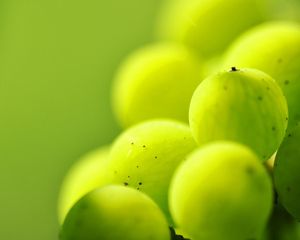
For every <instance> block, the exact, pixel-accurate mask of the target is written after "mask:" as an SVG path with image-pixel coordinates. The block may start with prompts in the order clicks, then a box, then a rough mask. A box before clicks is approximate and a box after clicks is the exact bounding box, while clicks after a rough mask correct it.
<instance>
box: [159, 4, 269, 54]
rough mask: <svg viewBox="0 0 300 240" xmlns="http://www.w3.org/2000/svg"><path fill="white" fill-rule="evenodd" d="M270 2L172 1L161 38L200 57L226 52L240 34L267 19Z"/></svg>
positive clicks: (161, 23) (165, 11)
mask: <svg viewBox="0 0 300 240" xmlns="http://www.w3.org/2000/svg"><path fill="white" fill-rule="evenodd" d="M267 2H268V0H243V1H240V0H226V1H224V0H179V1H169V3H167V4H166V6H165V7H164V8H163V9H162V12H161V15H160V17H159V19H158V26H157V27H158V30H157V32H158V35H159V38H162V39H168V40H175V41H177V42H180V43H183V44H185V45H187V46H188V47H190V48H191V49H193V50H194V51H195V52H197V53H198V54H199V55H200V56H204V57H212V56H215V55H218V54H220V53H222V52H223V50H225V48H226V47H227V46H228V44H230V43H231V42H232V41H233V40H234V39H235V38H236V37H237V36H238V35H239V34H241V33H242V32H243V31H245V30H246V29H248V28H249V27H251V26H254V25H256V24H258V23H260V22H262V21H263V20H264V19H265V15H266V12H267V11H266V10H267V8H268V4H267Z"/></svg>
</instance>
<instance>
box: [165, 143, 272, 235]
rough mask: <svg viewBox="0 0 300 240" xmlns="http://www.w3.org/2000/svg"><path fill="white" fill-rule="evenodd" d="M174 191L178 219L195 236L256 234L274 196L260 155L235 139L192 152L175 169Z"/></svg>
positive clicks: (174, 214)
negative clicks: (259, 157)
mask: <svg viewBox="0 0 300 240" xmlns="http://www.w3.org/2000/svg"><path fill="white" fill-rule="evenodd" d="M169 194H170V196H169V200H170V211H171V214H172V217H173V219H174V221H175V224H177V226H178V228H180V229H182V230H183V231H184V232H186V233H187V234H189V236H191V238H192V239H193V240H202V239H203V240H242V239H245V240H246V239H257V238H258V237H260V236H261V235H262V233H263V230H264V228H265V226H266V224H267V220H268V218H269V215H270V213H271V209H272V199H273V190H272V183H271V179H270V177H269V175H268V173H267V171H266V169H265V168H264V167H263V165H262V164H261V162H260V161H259V159H258V157H257V156H256V155H255V154H254V153H253V152H252V151H251V150H250V149H249V148H247V147H245V146H243V145H240V144H237V143H233V142H215V143H212V144H208V145H206V146H204V147H202V148H200V149H198V150H196V151H195V152H194V153H192V154H191V155H190V156H189V157H188V159H187V160H186V161H185V162H183V163H182V164H181V165H180V166H179V168H178V170H177V171H176V172H175V174H174V178H173V180H172V182H171V186H170V193H169Z"/></svg>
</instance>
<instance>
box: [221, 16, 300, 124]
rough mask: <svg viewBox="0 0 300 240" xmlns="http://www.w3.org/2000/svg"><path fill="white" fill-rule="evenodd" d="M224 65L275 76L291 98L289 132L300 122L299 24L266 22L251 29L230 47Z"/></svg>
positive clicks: (289, 103)
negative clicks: (246, 68)
mask: <svg viewBox="0 0 300 240" xmlns="http://www.w3.org/2000/svg"><path fill="white" fill-rule="evenodd" d="M266 46H268V47H266ZM223 65H224V67H226V68H227V67H231V66H236V67H239V68H243V67H249V68H257V69H260V70H261V71H264V72H266V73H267V74H269V75H270V76H272V77H273V78H274V79H275V80H276V81H277V83H278V84H279V85H280V87H281V89H282V91H283V93H284V95H285V97H286V99H287V103H288V108H289V126H288V128H289V129H288V130H291V129H292V128H293V127H294V126H295V124H296V123H297V122H298V121H300V108H299V103H300V94H299V92H300V69H299V66H300V24H299V23H296V22H288V21H279V22H277V21H275V22H266V23H264V24H260V25H258V26H256V27H254V28H251V29H249V30H248V31H246V32H245V33H243V34H242V35H241V36H240V37H238V38H237V39H236V40H235V41H234V42H233V43H232V45H231V46H230V47H229V48H228V50H227V52H226V54H225V57H224V63H223Z"/></svg>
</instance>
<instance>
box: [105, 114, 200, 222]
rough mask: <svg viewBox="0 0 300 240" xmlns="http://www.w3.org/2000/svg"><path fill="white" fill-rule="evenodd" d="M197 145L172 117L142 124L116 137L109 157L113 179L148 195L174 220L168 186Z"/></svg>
mask: <svg viewBox="0 0 300 240" xmlns="http://www.w3.org/2000/svg"><path fill="white" fill-rule="evenodd" d="M195 147H196V144H195V142H194V140H193V137H192V135H191V132H190V129H189V127H188V126H187V125H185V124H182V123H179V122H175V121H171V120H155V121H148V122H144V123H140V124H138V125H136V126H134V127H132V128H130V129H128V130H127V131H125V132H124V133H123V134H121V136H119V137H118V138H117V140H116V141H115V143H114V144H113V147H112V150H111V156H110V169H111V170H110V171H111V172H112V173H113V182H114V183H116V184H122V185H125V186H129V187H133V188H135V189H138V190H140V191H142V192H144V193H146V194H148V195H149V196H150V197H151V198H152V199H153V200H154V201H156V203H157V204H158V205H159V206H160V207H161V208H162V210H163V211H164V213H165V215H166V216H167V217H168V218H169V222H170V223H172V221H171V218H170V214H169V209H168V189H169V184H170V180H171V177H172V175H173V172H174V170H175V169H176V167H177V166H178V165H179V163H180V162H182V161H183V160H184V159H185V157H186V155H187V154H188V153H190V152H191V151H192V150H194V149H195Z"/></svg>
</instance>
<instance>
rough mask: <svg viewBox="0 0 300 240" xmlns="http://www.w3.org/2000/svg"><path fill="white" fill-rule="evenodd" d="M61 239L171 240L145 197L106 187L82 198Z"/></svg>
mask: <svg viewBox="0 0 300 240" xmlns="http://www.w3.org/2000/svg"><path fill="white" fill-rule="evenodd" d="M60 239H61V240H99V239H102V240H118V239H120V240H121V239H122V240H168V239H170V232H169V228H168V223H167V221H166V219H165V217H164V215H163V213H162V212H161V210H160V209H159V207H158V206H157V205H156V204H155V203H154V202H153V200H152V199H150V198H149V197H148V196H146V195H145V194H143V193H141V192H139V191H137V190H135V189H131V188H126V187H123V186H113V185H111V186H106V187H103V188H99V189H96V190H94V191H92V192H90V193H88V194H87V195H85V196H84V197H83V198H81V199H80V200H79V201H78V202H77V203H76V204H75V205H74V206H73V207H72V209H71V210H70V212H69V213H68V215H67V217H66V220H65V221H64V224H63V227H62V230H61V235H60Z"/></svg>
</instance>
